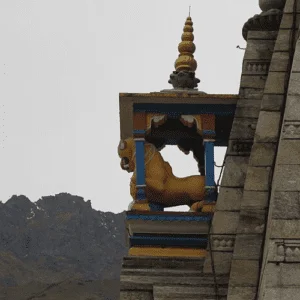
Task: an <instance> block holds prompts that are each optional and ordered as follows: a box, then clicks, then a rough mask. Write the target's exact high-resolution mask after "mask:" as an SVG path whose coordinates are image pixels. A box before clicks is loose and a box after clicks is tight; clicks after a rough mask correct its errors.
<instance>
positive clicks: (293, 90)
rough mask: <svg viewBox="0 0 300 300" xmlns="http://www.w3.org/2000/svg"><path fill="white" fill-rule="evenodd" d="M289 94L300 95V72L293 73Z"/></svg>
mask: <svg viewBox="0 0 300 300" xmlns="http://www.w3.org/2000/svg"><path fill="white" fill-rule="evenodd" d="M297 50H298V49H297ZM288 95H298V96H299V95H300V73H294V72H292V73H291V77H290V82H289V89H288Z"/></svg>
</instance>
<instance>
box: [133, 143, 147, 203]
mask: <svg viewBox="0 0 300 300" xmlns="http://www.w3.org/2000/svg"><path fill="white" fill-rule="evenodd" d="M144 147H145V140H144V139H135V150H136V155H135V157H136V185H137V199H136V200H145V199H146V194H145V184H146V181H145V151H144Z"/></svg>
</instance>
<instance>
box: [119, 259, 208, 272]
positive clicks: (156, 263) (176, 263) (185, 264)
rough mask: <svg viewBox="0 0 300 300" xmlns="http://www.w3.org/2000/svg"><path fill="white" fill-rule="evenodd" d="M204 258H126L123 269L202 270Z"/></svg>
mask: <svg viewBox="0 0 300 300" xmlns="http://www.w3.org/2000/svg"><path fill="white" fill-rule="evenodd" d="M203 264H204V258H203V257H199V258H195V257H191V258H190V257H178V258H177V257H149V256H144V257H142V256H126V257H124V258H123V264H122V269H124V270H125V269H127V268H130V269H132V268H137V269H143V268H146V269H161V268H162V269H166V268H167V269H184V270H196V271H199V270H202V268H203Z"/></svg>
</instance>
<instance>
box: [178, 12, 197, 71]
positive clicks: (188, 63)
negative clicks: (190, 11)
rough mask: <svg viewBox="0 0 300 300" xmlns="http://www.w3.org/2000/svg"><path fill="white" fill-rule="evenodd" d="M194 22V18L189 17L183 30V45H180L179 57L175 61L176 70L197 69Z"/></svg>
mask: <svg viewBox="0 0 300 300" xmlns="http://www.w3.org/2000/svg"><path fill="white" fill-rule="evenodd" d="M193 31H194V29H193V22H192V18H191V17H190V16H188V17H187V18H186V21H185V26H184V28H183V34H182V36H181V41H182V42H181V43H180V44H179V45H178V51H179V53H180V54H179V56H178V58H177V59H176V61H175V69H176V71H177V72H179V71H192V72H194V71H195V70H196V69H197V62H196V60H195V59H194V55H193V53H194V52H195V50H196V46H195V44H194V43H193V41H194V35H193Z"/></svg>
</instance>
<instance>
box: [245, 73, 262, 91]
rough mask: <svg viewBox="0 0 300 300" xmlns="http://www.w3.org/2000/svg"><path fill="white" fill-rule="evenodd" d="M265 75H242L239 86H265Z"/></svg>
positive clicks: (257, 87)
mask: <svg viewBox="0 0 300 300" xmlns="http://www.w3.org/2000/svg"><path fill="white" fill-rule="evenodd" d="M266 79H267V76H264V75H242V79H241V85H240V87H241V88H256V89H262V88H264V86H265V83H266Z"/></svg>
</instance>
